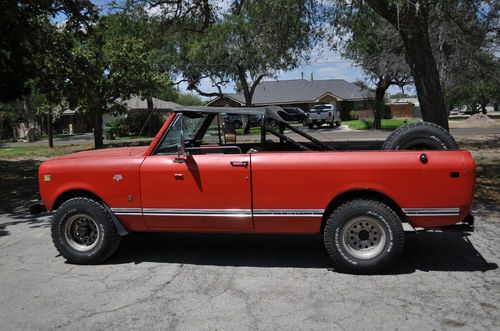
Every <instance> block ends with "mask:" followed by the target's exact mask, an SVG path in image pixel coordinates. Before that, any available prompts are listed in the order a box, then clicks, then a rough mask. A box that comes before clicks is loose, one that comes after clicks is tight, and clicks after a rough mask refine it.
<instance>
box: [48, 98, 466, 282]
mask: <svg viewBox="0 0 500 331" xmlns="http://www.w3.org/2000/svg"><path fill="white" fill-rule="evenodd" d="M226 113H231V114H242V115H249V116H261V117H262V118H263V120H262V121H261V133H260V136H259V141H256V142H236V137H237V136H236V135H235V134H234V132H230V131H228V130H225V128H224V120H223V116H224V114H226ZM282 114H283V110H282V109H281V108H279V107H261V108H215V107H180V108H176V109H174V110H173V112H172V114H171V115H170V116H169V117H168V119H167V120H166V122H165V124H164V125H163V127H162V128H161V130H160V131H159V132H158V134H157V135H156V137H155V138H154V139H153V141H152V142H151V144H150V145H149V146H148V147H123V148H110V149H102V150H92V151H84V152H79V153H75V154H70V155H66V156H62V157H58V158H56V159H53V160H49V161H45V162H43V163H42V164H41V165H40V168H39V185H40V194H41V197H42V200H43V203H44V208H46V210H48V211H55V214H54V220H53V223H52V238H53V241H54V244H55V246H56V248H57V250H58V251H59V252H60V253H61V254H62V256H64V257H65V258H66V259H67V260H68V261H69V262H71V263H78V264H93V263H99V262H102V261H104V260H106V259H107V258H109V257H110V256H111V255H112V254H113V253H114V252H115V251H116V249H117V248H118V246H119V243H120V239H121V236H123V235H126V234H127V233H128V232H131V231H137V232H145V231H163V232H218V233H222V232H233V233H283V234H292V233H295V234H297V233H300V234H321V235H322V237H323V240H324V243H325V247H326V250H327V252H328V254H329V255H330V257H331V259H332V262H333V266H334V267H335V269H337V270H342V271H346V272H352V273H378V272H382V271H384V270H386V269H387V268H388V267H389V266H391V265H392V264H394V263H395V261H397V259H398V258H399V256H400V253H401V251H402V249H403V245H404V241H405V237H404V231H403V223H408V224H409V225H411V226H413V227H419V228H431V227H444V226H448V225H452V224H455V223H459V222H468V223H472V217H471V216H470V214H469V213H470V209H471V203H472V196H473V186H474V180H475V170H474V169H475V168H474V161H473V159H472V157H471V154H470V153H469V152H468V151H463V150H458V146H457V145H456V142H455V141H454V139H453V137H452V136H451V135H449V134H448V132H447V131H445V130H444V129H442V128H440V127H438V126H436V125H434V124H430V123H425V122H424V123H417V124H412V125H409V126H406V127H402V128H400V129H399V130H396V131H395V132H393V133H392V134H391V136H389V138H388V139H387V140H386V141H385V142H384V145H383V146H382V150H380V146H378V147H377V148H378V149H377V150H360V149H366V148H367V147H366V146H363V145H362V144H361V145H359V144H358V145H355V144H351V145H350V144H349V143H347V144H346V143H344V145H342V144H336V143H333V142H323V141H320V140H318V139H316V138H314V137H313V136H310V135H309V134H308V133H306V132H304V131H302V130H300V129H299V128H298V127H296V126H293V125H291V124H289V123H287V122H286V121H284V120H283V118H282ZM270 121H275V122H276V121H278V122H279V123H280V125H278V126H271V125H268V123H269V122H270ZM443 149H448V150H443Z"/></svg>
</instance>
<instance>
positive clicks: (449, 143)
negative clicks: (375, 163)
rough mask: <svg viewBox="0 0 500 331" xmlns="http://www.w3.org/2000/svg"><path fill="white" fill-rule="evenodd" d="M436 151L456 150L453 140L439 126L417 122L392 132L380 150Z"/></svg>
mask: <svg viewBox="0 0 500 331" xmlns="http://www.w3.org/2000/svg"><path fill="white" fill-rule="evenodd" d="M408 149H413V150H436V149H458V144H457V142H456V141H455V138H453V136H452V135H451V134H450V133H449V132H448V131H447V130H445V129H444V128H442V127H441V126H439V125H437V124H434V123H429V122H419V123H414V124H407V125H404V126H402V127H400V128H398V129H396V130H394V132H392V133H391V134H390V135H389V137H387V139H386V140H385V142H384V144H383V145H382V150H408Z"/></svg>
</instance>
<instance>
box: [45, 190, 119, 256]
mask: <svg viewBox="0 0 500 331" xmlns="http://www.w3.org/2000/svg"><path fill="white" fill-rule="evenodd" d="M51 230H52V241H53V242H54V245H55V246H56V249H57V250H58V251H59V253H61V255H62V256H63V257H64V258H66V260H68V262H70V263H75V264H96V263H100V262H102V261H104V260H106V259H107V258H109V257H110V256H111V255H113V253H114V252H115V251H116V250H117V249H118V246H119V245H120V241H121V237H120V235H119V234H118V231H117V230H116V228H115V225H114V224H113V221H112V220H111V217H110V215H109V213H108V211H107V210H106V209H105V208H104V206H102V205H101V204H100V203H98V202H96V201H94V200H92V199H89V198H73V199H70V200H68V201H66V202H65V203H63V204H62V205H61V206H60V207H59V208H58V209H57V210H56V212H55V214H54V220H53V222H52V229H51Z"/></svg>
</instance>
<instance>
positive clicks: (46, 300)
mask: <svg viewBox="0 0 500 331" xmlns="http://www.w3.org/2000/svg"><path fill="white" fill-rule="evenodd" d="M476 215H477V216H478V217H477V231H476V232H474V233H473V234H470V235H469V234H464V233H459V232H440V231H435V232H425V233H423V232H422V233H413V232H408V233H407V235H406V240H407V242H406V247H405V250H404V253H403V256H402V257H401V260H400V262H399V263H398V265H397V266H396V267H395V268H394V269H392V270H391V271H390V272H389V274H387V275H379V276H353V275H347V274H341V273H337V272H334V271H333V270H331V269H330V263H329V260H328V257H327V255H326V253H325V251H324V248H323V245H322V242H321V239H320V238H319V237H316V236H275V235H272V236H262V235H260V236H251V235H184V234H135V235H131V236H129V237H126V238H125V240H124V241H123V242H122V245H121V247H120V249H119V250H118V252H117V254H116V255H115V256H114V257H113V258H112V259H111V260H109V261H108V262H106V263H105V264H102V265H97V266H76V265H71V264H67V263H66V262H65V260H64V259H63V258H62V257H61V256H59V255H58V253H57V251H56V250H55V248H54V247H53V245H52V242H51V239H50V217H39V218H32V217H30V216H28V215H26V214H25V213H24V212H23V211H22V208H21V209H17V211H14V212H11V213H3V214H1V215H0V280H1V281H0V293H1V295H0V321H1V322H0V323H1V324H0V329H2V330H26V329H41V330H49V329H50V330H53V329H65V330H73V329H107V328H112V329H123V328H133V329H160V328H161V329H182V330H214V329H222V330H224V329H232V330H234V329H238V330H246V329H267V330H274V329H290V330H299V329H300V330H303V329H321V330H327V329H328V330H331V329H384V330H389V329H403V330H410V329H412V330H420V329H424V330H430V329H455V328H460V329H463V330H494V329H498V328H499V326H500V314H499V308H500V272H499V269H498V264H499V263H500V254H499V252H500V241H499V240H498V238H499V237H500V227H499V219H500V215H499V213H498V212H492V211H491V210H478V211H476Z"/></svg>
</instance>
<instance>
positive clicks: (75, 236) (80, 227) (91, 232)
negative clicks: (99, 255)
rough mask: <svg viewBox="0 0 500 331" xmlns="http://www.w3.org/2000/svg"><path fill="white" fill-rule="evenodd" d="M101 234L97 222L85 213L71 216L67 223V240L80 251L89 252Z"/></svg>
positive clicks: (65, 234) (65, 232)
mask: <svg viewBox="0 0 500 331" xmlns="http://www.w3.org/2000/svg"><path fill="white" fill-rule="evenodd" d="M100 234H101V232H100V230H99V227H98V225H97V223H96V222H95V221H94V220H93V219H92V217H90V216H88V215H85V214H77V215H73V216H71V217H70V218H69V219H68V221H67V222H66V225H65V231H64V236H65V239H66V242H67V243H68V245H69V246H70V247H71V248H73V249H74V250H76V251H79V252H88V251H90V250H91V249H93V248H94V247H95V246H96V245H97V242H98V241H99V236H100Z"/></svg>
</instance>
